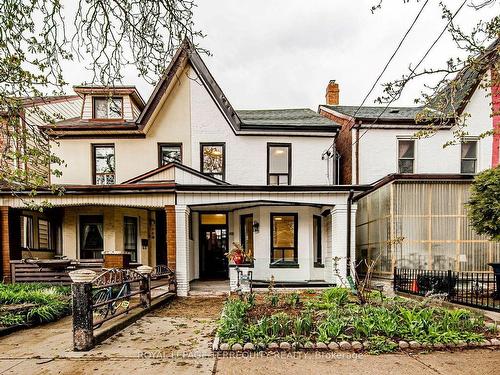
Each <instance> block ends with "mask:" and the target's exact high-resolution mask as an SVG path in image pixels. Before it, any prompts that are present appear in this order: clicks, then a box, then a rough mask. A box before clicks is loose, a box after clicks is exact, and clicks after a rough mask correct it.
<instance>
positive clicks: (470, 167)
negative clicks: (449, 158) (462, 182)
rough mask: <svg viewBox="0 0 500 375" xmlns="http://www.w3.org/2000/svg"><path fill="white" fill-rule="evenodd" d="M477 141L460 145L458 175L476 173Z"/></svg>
mask: <svg viewBox="0 0 500 375" xmlns="http://www.w3.org/2000/svg"><path fill="white" fill-rule="evenodd" d="M476 164H477V141H464V142H463V143H462V150H461V159H460V173H467V174H474V173H476Z"/></svg>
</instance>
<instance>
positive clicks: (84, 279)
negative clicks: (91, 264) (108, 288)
mask: <svg viewBox="0 0 500 375" xmlns="http://www.w3.org/2000/svg"><path fill="white" fill-rule="evenodd" d="M96 275H97V273H96V272H95V271H92V270H86V269H81V270H75V271H71V272H70V273H69V277H70V278H71V281H73V282H74V283H90V282H92V280H94V278H95V277H96Z"/></svg>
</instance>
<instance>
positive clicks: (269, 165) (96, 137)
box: [1, 42, 368, 295]
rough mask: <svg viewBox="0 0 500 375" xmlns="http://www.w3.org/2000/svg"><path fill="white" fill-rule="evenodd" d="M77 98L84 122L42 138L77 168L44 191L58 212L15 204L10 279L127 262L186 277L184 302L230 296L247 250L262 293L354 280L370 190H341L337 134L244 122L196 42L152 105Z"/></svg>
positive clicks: (248, 117)
mask: <svg viewBox="0 0 500 375" xmlns="http://www.w3.org/2000/svg"><path fill="white" fill-rule="evenodd" d="M74 90H75V92H76V93H77V94H78V96H79V98H80V99H79V100H80V104H81V108H80V110H79V111H78V113H77V115H75V116H73V117H71V118H67V119H65V120H63V121H60V122H57V123H56V124H49V125H43V126H42V128H43V129H44V131H45V133H46V134H47V135H48V136H49V137H50V139H51V149H52V151H53V152H54V154H56V155H58V156H59V157H61V158H62V159H63V160H64V161H65V163H66V165H67V166H66V167H63V174H62V176H61V177H60V178H57V179H56V178H53V179H52V182H53V183H56V184H60V185H62V186H64V188H65V194H64V195H61V196H54V195H53V194H51V193H50V192H49V191H39V192H38V195H37V196H35V197H34V198H33V199H34V200H35V201H37V202H42V201H44V200H46V201H48V202H50V204H51V208H50V209H48V210H46V211H45V213H43V214H40V213H35V212H32V211H28V210H27V209H26V208H25V207H24V205H23V202H22V199H20V197H19V196H12V195H10V194H9V192H7V191H4V193H3V194H2V196H1V205H2V208H1V209H2V214H3V215H2V220H1V226H2V228H1V233H2V242H1V246H2V264H3V278H4V279H9V278H10V277H11V276H12V275H11V273H10V272H11V271H10V266H9V263H10V262H11V261H13V260H16V259H20V258H22V257H23V256H24V254H25V253H26V252H27V250H28V249H30V251H31V254H34V255H35V256H37V257H55V256H66V257H68V258H71V259H75V260H77V261H81V262H86V261H95V262H101V261H102V257H103V253H104V254H105V255H104V256H106V254H113V253H116V252H120V253H126V254H128V256H129V257H130V261H131V262H132V263H135V264H138V263H141V264H148V265H159V264H167V265H168V266H169V267H171V268H172V269H174V270H175V272H176V276H177V283H178V294H180V295H187V294H188V292H189V289H190V282H191V281H193V280H196V279H202V280H203V279H205V280H206V279H229V278H230V279H231V280H230V283H229V282H228V284H227V285H228V289H229V287H230V285H231V287H232V288H234V286H235V283H236V280H235V277H236V272H235V271H234V267H232V265H230V264H228V261H227V258H226V257H225V253H227V252H228V250H229V249H230V248H231V247H232V243H233V242H239V243H241V244H242V246H243V247H244V248H245V249H246V250H247V251H249V252H250V253H251V254H252V257H253V258H254V260H253V262H251V263H250V264H247V265H245V267H241V269H243V270H245V271H248V270H252V271H253V279H254V280H260V281H263V282H265V281H269V280H270V279H271V278H272V277H274V279H275V281H276V282H285V283H287V282H289V283H299V284H302V285H310V284H313V283H314V284H318V283H319V284H325V285H326V284H332V283H335V282H337V281H338V279H337V277H338V276H339V275H340V276H345V275H346V272H347V268H348V266H347V261H346V257H347V256H348V255H349V254H350V253H351V252H352V253H354V245H355V244H354V233H355V232H354V230H355V227H354V219H355V215H356V207H355V205H354V206H353V205H351V204H350V198H351V197H352V195H353V194H355V193H357V192H362V191H364V190H365V189H366V188H368V186H361V185H359V186H353V185H349V184H348V185H342V186H341V185H335V184H333V182H334V181H335V173H336V171H335V166H334V165H333V164H332V163H330V162H329V161H328V160H322V157H321V152H322V150H324V149H326V148H328V147H329V146H330V145H331V144H332V142H333V140H334V137H335V136H336V135H337V133H338V131H339V129H340V125H339V124H338V123H337V122H335V121H333V120H330V119H327V118H325V117H324V116H321V115H319V114H318V113H316V112H315V111H312V110H310V109H304V108H299V109H277V110H234V109H233V107H232V105H231V104H230V102H229V100H228V99H227V98H226V97H225V95H224V93H223V92H222V90H221V88H220V87H219V86H218V84H217V83H216V81H215V80H214V78H213V76H212V75H211V73H210V72H209V70H208V68H207V67H206V65H205V64H204V62H203V61H202V59H201V57H200V56H199V54H198V53H197V52H196V50H195V49H194V47H193V46H192V45H191V44H190V43H189V42H185V43H183V45H182V46H181V48H180V49H179V51H178V52H177V54H176V55H175V57H174V58H173V60H172V62H171V63H170V65H169V66H168V68H167V70H166V72H165V74H164V76H163V77H162V79H161V80H160V81H159V83H158V84H157V86H156V88H155V89H154V91H153V93H152V95H151V96H150V98H149V99H148V100H147V102H144V101H143V100H142V98H141V96H140V95H139V93H138V92H137V90H136V89H135V88H134V87H133V86H115V87H96V86H77V87H75V88H74ZM41 215H42V216H41ZM46 228H49V229H48V230H47V229H46ZM46 233H48V234H46ZM23 251H24V252H23ZM336 258H338V259H340V261H339V262H338V264H337V263H336V265H335V267H334V259H336Z"/></svg>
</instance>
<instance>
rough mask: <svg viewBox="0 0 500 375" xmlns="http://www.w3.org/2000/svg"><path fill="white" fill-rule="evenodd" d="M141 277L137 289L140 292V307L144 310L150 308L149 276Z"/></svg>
mask: <svg viewBox="0 0 500 375" xmlns="http://www.w3.org/2000/svg"><path fill="white" fill-rule="evenodd" d="M143 276H144V277H143V278H142V279H141V281H140V282H139V289H140V290H141V294H140V296H141V304H142V307H144V308H146V307H150V306H151V275H149V274H146V275H144V274H143Z"/></svg>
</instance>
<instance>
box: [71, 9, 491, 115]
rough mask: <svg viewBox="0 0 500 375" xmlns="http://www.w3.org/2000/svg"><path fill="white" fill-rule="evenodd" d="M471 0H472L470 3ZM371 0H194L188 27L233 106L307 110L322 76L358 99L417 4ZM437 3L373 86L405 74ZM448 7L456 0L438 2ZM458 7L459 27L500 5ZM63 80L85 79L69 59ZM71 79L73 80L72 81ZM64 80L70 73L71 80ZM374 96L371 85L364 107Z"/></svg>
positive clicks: (410, 91) (319, 93)
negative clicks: (192, 25) (197, 34)
mask: <svg viewBox="0 0 500 375" xmlns="http://www.w3.org/2000/svg"><path fill="white" fill-rule="evenodd" d="M472 1H480V0H472ZM375 2H377V0H356V1H353V0H309V1H306V0H272V1H270V0H251V1H250V0H247V1H242V0H217V1H214V0H197V4H198V8H197V9H196V10H195V22H196V26H197V28H199V29H201V30H203V32H204V33H206V34H207V37H206V38H205V39H202V40H200V41H199V42H200V44H201V46H202V47H204V48H206V49H208V50H210V52H211V53H212V55H213V56H210V57H208V56H202V57H203V59H204V61H205V62H206V64H207V65H208V67H209V69H210V70H211V72H212V74H213V76H214V77H215V79H216V80H217V82H218V83H219V85H220V86H221V88H222V90H223V91H224V92H225V94H226V96H227V97H228V99H229V100H230V101H231V103H232V104H233V106H234V107H235V108H237V109H260V108H293V107H309V108H312V109H316V108H317V106H318V104H321V103H324V100H325V98H324V94H325V88H326V85H327V83H328V81H329V80H330V79H335V80H336V81H337V82H338V83H339V85H340V102H341V104H345V105H359V104H360V103H361V101H362V99H363V97H364V95H366V93H367V92H368V90H369V89H370V87H371V85H372V83H373V82H374V80H375V79H376V77H377V75H378V74H379V72H380V71H381V70H382V68H383V66H384V64H385V63H386V61H387V60H388V58H389V57H390V55H391V54H392V52H393V51H394V49H395V48H396V46H397V44H398V42H399V40H400V39H401V38H402V36H403V34H404V33H405V32H406V30H407V29H408V27H409V26H410V24H411V22H412V21H413V19H414V17H415V16H416V14H417V13H418V11H419V9H420V7H421V6H422V4H423V3H424V0H420V1H418V2H417V1H416V0H410V3H409V4H403V0H385V1H384V2H383V7H382V9H380V10H378V11H376V12H375V14H372V13H371V11H370V7H371V5H373V4H374V3H375ZM438 3H439V0H429V3H428V5H427V6H426V8H425V10H424V12H423V13H422V15H421V17H420V18H419V20H418V23H417V24H416V25H415V27H414V29H413V31H412V32H411V34H410V35H409V37H408V38H407V40H406V42H405V44H404V45H403V47H402V49H401V50H400V52H399V53H398V54H397V55H396V58H395V59H394V60H393V62H392V65H391V66H390V68H389V70H388V71H387V73H386V74H385V75H384V76H383V78H382V82H386V81H389V80H391V79H394V78H397V77H398V76H400V75H401V74H403V73H405V72H407V69H408V64H410V63H412V62H413V64H415V63H416V62H417V61H418V60H419V59H420V58H421V57H422V55H423V54H424V53H425V51H426V50H427V48H429V46H430V45H431V43H432V41H433V40H434V39H435V38H436V37H437V36H438V34H439V32H440V31H441V30H442V28H443V27H444V25H445V24H446V21H445V20H443V19H441V12H440V8H439V6H438ZM446 3H447V4H449V6H450V9H452V10H453V11H454V10H455V9H457V8H458V6H459V5H460V4H461V3H462V0H449V1H446ZM499 5H500V4H499V2H496V5H495V6H493V7H491V6H490V7H487V8H484V9H483V10H481V11H475V10H473V9H472V8H470V7H464V8H463V9H462V11H461V13H460V14H459V16H457V21H458V23H460V24H461V25H464V26H466V28H468V27H471V26H472V25H473V24H475V23H476V22H477V21H478V20H479V19H481V18H482V19H489V18H491V17H493V16H494V15H495V14H498V13H499V11H500V6H499ZM456 54H457V50H456V48H455V46H454V44H453V42H452V41H451V39H450V38H449V37H448V36H447V35H445V37H443V38H442V39H441V41H440V42H439V43H438V44H437V46H436V47H435V48H434V49H433V51H432V53H431V54H430V55H429V57H428V58H427V59H426V60H425V61H426V62H427V63H428V64H427V66H436V65H437V64H441V65H442V64H443V63H444V62H445V61H446V60H447V59H448V58H449V57H451V56H456ZM71 70H72V72H71V74H67V77H66V79H67V80H69V81H70V83H71V84H79V83H81V80H82V78H81V77H85V76H86V75H88V73H87V72H85V70H84V69H83V67H82V65H81V64H73V66H72V67H71ZM73 77H75V78H76V77H78V79H80V81H78V80H75V78H73ZM72 78H73V79H72ZM123 83H126V84H134V85H136V86H137V87H138V89H139V91H140V92H141V94H142V95H143V97H144V99H145V100H147V99H148V97H149V95H150V93H151V91H152V87H151V86H150V85H148V84H147V83H145V82H143V81H141V80H140V79H138V78H137V76H136V74H134V73H133V72H130V74H127V76H126V78H125V80H124V82H123ZM422 85H423V82H418V83H414V84H412V85H410V86H408V87H407V89H406V90H405V93H404V95H403V97H402V98H401V99H400V100H399V101H398V102H395V103H394V105H411V104H412V102H413V99H414V98H415V97H416V96H418V93H419V90H420V89H421V88H422ZM380 93H381V88H380V86H379V87H377V89H376V90H375V93H374V95H372V97H371V98H370V100H369V101H367V103H366V104H373V99H374V98H375V97H376V96H378V95H379V94H380Z"/></svg>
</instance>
